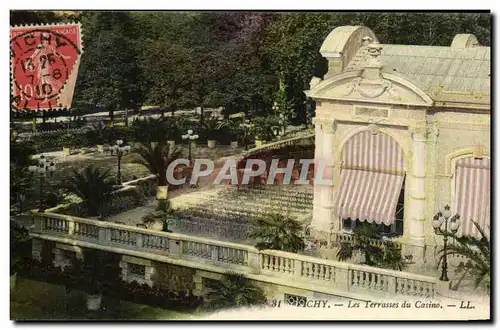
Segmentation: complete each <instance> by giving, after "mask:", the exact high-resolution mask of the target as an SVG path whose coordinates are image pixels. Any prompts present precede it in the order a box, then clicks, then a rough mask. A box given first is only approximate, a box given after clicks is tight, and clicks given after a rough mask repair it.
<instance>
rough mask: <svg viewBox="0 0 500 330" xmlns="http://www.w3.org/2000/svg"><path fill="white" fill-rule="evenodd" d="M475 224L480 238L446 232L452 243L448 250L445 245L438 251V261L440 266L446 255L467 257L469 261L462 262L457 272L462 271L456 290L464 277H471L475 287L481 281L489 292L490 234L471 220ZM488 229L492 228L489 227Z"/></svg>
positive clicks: (449, 244) (475, 287) (444, 234)
mask: <svg viewBox="0 0 500 330" xmlns="http://www.w3.org/2000/svg"><path fill="white" fill-rule="evenodd" d="M471 221H472V223H473V224H474V226H475V227H476V228H477V230H478V231H479V234H480V235H479V236H480V237H479V238H477V237H474V236H461V237H458V236H457V233H452V232H444V233H443V236H448V237H449V238H452V239H453V240H452V243H448V246H447V248H446V250H444V247H443V248H441V250H439V251H438V253H439V254H440V256H439V261H438V268H439V265H440V264H441V262H442V261H443V258H444V256H445V254H446V255H448V256H449V255H459V256H463V257H465V258H466V259H467V261H466V262H465V263H464V262H460V264H459V265H458V267H457V269H456V272H457V273H461V276H460V278H459V280H458V281H457V283H456V285H455V286H454V287H453V289H454V290H456V289H458V287H459V286H460V285H461V283H462V281H463V280H464V279H471V280H473V281H474V289H477V288H478V287H479V286H480V285H481V283H485V284H486V287H487V290H488V293H489V291H490V272H491V244H490V240H489V238H488V236H486V233H485V232H484V230H483V229H482V228H481V227H480V226H479V224H478V223H477V222H475V221H473V220H471ZM488 230H490V228H489V227H488Z"/></svg>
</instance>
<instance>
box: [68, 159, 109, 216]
mask: <svg viewBox="0 0 500 330" xmlns="http://www.w3.org/2000/svg"><path fill="white" fill-rule="evenodd" d="M66 188H67V189H68V191H70V192H72V193H74V194H75V195H77V196H78V197H80V198H81V199H82V200H83V203H84V206H85V208H86V209H87V212H88V215H89V216H103V215H104V214H103V213H104V212H105V207H106V206H107V205H108V204H109V201H110V200H111V192H112V191H113V184H112V179H111V175H110V170H101V169H100V168H95V167H93V166H92V165H89V166H87V167H86V168H84V169H83V170H74V171H73V176H71V177H70V178H69V179H68V181H67V187H66Z"/></svg>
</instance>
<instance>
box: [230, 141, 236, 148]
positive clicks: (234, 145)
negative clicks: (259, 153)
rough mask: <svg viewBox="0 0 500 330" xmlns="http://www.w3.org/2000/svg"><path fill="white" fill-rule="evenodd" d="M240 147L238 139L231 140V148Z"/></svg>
mask: <svg viewBox="0 0 500 330" xmlns="http://www.w3.org/2000/svg"><path fill="white" fill-rule="evenodd" d="M236 148H238V141H232V142H231V149H236Z"/></svg>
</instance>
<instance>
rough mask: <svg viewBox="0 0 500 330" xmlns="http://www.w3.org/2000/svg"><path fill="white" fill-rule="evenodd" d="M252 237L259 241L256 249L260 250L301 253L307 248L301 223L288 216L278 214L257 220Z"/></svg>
mask: <svg viewBox="0 0 500 330" xmlns="http://www.w3.org/2000/svg"><path fill="white" fill-rule="evenodd" d="M250 237H252V238H255V239H257V240H258V242H257V244H256V245H255V247H256V248H258V249H259V250H262V249H272V250H282V251H288V252H299V251H302V250H304V247H305V242H304V237H303V228H302V225H301V224H300V222H298V221H297V220H295V219H294V218H292V217H290V216H288V215H283V214H278V213H273V214H268V215H264V216H260V217H257V218H255V220H254V227H253V230H252V234H251V235H250Z"/></svg>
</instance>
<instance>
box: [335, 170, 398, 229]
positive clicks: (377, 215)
mask: <svg viewBox="0 0 500 330" xmlns="http://www.w3.org/2000/svg"><path fill="white" fill-rule="evenodd" d="M403 180H404V175H397V174H389V173H380V172H371V171H363V170H352V169H343V170H342V172H341V175H340V185H339V189H338V190H337V203H336V213H337V215H338V216H340V217H341V218H351V219H353V220H355V219H359V220H360V221H367V222H370V223H371V222H375V223H377V224H385V225H390V224H392V223H394V220H395V219H396V206H397V203H398V198H399V194H400V193H401V187H402V185H403Z"/></svg>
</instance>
